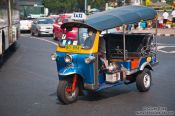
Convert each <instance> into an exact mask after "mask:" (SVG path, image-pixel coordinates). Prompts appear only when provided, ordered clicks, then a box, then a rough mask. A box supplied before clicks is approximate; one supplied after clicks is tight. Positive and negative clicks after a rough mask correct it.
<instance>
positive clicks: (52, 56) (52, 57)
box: [50, 53, 57, 61]
mask: <svg viewBox="0 0 175 116" xmlns="http://www.w3.org/2000/svg"><path fill="white" fill-rule="evenodd" d="M50 58H51V60H53V61H55V60H56V59H57V54H56V53H54V54H51V56H50Z"/></svg>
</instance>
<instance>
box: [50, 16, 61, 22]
mask: <svg viewBox="0 0 175 116" xmlns="http://www.w3.org/2000/svg"><path fill="white" fill-rule="evenodd" d="M49 18H52V19H53V20H54V21H55V20H56V19H57V18H59V15H50V16H49Z"/></svg>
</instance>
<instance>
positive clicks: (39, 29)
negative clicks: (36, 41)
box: [31, 17, 54, 36]
mask: <svg viewBox="0 0 175 116" xmlns="http://www.w3.org/2000/svg"><path fill="white" fill-rule="evenodd" d="M53 22H54V20H53V19H52V18H47V17H45V18H38V19H36V20H35V21H34V22H33V24H32V28H31V35H32V36H33V35H36V36H41V35H53Z"/></svg>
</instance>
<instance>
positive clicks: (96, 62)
mask: <svg viewBox="0 0 175 116" xmlns="http://www.w3.org/2000/svg"><path fill="white" fill-rule="evenodd" d="M94 56H95V62H94V64H93V66H94V86H98V87H99V80H98V54H94Z"/></svg>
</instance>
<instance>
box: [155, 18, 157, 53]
mask: <svg viewBox="0 0 175 116" xmlns="http://www.w3.org/2000/svg"><path fill="white" fill-rule="evenodd" d="M157 28H158V20H157V17H156V32H155V41H156V53H157V31H158V29H157Z"/></svg>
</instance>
